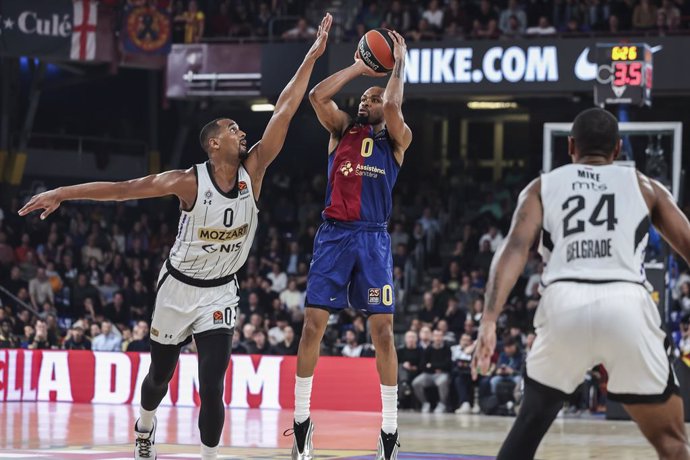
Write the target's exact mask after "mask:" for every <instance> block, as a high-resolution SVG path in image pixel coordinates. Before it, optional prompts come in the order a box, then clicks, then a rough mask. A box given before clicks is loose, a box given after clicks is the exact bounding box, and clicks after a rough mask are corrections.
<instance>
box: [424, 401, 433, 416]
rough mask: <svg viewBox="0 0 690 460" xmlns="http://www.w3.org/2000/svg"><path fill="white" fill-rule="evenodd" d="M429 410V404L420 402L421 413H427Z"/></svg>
mask: <svg viewBox="0 0 690 460" xmlns="http://www.w3.org/2000/svg"><path fill="white" fill-rule="evenodd" d="M429 412H431V404H429V403H428V402H425V403H424V404H422V413H423V414H428V413H429Z"/></svg>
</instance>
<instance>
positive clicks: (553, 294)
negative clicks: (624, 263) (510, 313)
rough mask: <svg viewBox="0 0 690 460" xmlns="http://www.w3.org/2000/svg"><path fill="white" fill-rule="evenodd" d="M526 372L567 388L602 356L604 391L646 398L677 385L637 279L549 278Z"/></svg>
mask: <svg viewBox="0 0 690 460" xmlns="http://www.w3.org/2000/svg"><path fill="white" fill-rule="evenodd" d="M534 327H535V330H536V334H537V337H536V339H535V341H534V345H533V347H532V350H531V351H530V352H529V354H528V356H527V377H528V379H531V380H534V381H536V382H538V383H541V384H543V385H546V386H548V387H551V388H555V389H557V390H560V391H561V392H563V393H565V394H571V393H573V392H574V391H575V389H576V388H577V387H578V385H580V383H582V382H583V381H584V377H585V373H586V372H587V371H588V370H589V369H591V368H592V367H594V366H596V365H598V364H603V365H604V367H605V368H606V370H607V371H608V374H609V381H608V392H609V393H608V395H609V398H611V399H612V400H615V401H619V402H622V403H628V404H634V403H653V402H662V401H665V400H666V399H668V397H669V396H670V395H671V394H672V393H674V392H675V393H677V392H678V381H677V379H676V377H675V374H674V373H673V371H672V369H671V366H670V364H669V359H668V354H667V351H666V348H665V346H664V339H665V338H666V334H665V332H664V331H663V330H662V328H661V319H660V317H659V311H658V309H657V306H656V305H655V304H654V301H653V300H652V298H651V296H650V295H649V292H648V291H647V290H646V289H645V288H644V287H643V286H641V285H638V284H634V283H625V282H613V283H601V284H591V283H576V282H556V283H553V284H551V285H549V286H547V287H546V288H545V289H544V292H543V296H542V299H541V302H540V304H539V307H538V309H537V312H536V315H535V317H534Z"/></svg>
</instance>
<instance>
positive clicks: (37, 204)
mask: <svg viewBox="0 0 690 460" xmlns="http://www.w3.org/2000/svg"><path fill="white" fill-rule="evenodd" d="M60 203H62V200H61V199H60V197H59V196H58V192H57V190H48V191H47V192H43V193H39V194H38V195H34V196H32V197H31V199H30V200H29V202H28V203H26V204H25V205H24V206H23V207H22V209H20V210H19V215H20V216H25V215H27V214H29V213H30V212H32V211H36V210H39V209H44V210H45V211H43V212H42V213H41V220H43V219H45V218H46V217H48V216H49V215H50V214H52V213H53V211H55V210H56V209H57V208H59V207H60Z"/></svg>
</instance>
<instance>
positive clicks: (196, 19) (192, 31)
mask: <svg viewBox="0 0 690 460" xmlns="http://www.w3.org/2000/svg"><path fill="white" fill-rule="evenodd" d="M174 20H175V22H180V23H184V42H185V43H199V42H200V41H201V37H203V36H204V22H205V20H206V17H205V15H204V12H203V11H200V10H199V4H198V3H197V1H196V0H189V3H188V4H187V10H186V11H185V12H183V13H182V14H180V15H178V16H176V17H175V18H174Z"/></svg>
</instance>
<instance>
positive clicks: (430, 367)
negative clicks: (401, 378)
mask: <svg viewBox="0 0 690 460" xmlns="http://www.w3.org/2000/svg"><path fill="white" fill-rule="evenodd" d="M451 367H452V360H451V354H450V348H449V347H448V345H446V343H445V341H444V340H443V332H441V331H439V330H438V329H437V330H434V333H433V342H432V344H431V346H429V347H427V348H426V349H425V350H424V351H423V353H422V360H421V362H420V371H421V374H419V375H418V376H417V377H416V378H415V379H414V380H413V381H412V388H413V389H414V393H415V396H417V399H418V400H419V401H420V402H421V403H422V412H430V410H431V404H430V403H429V401H428V399H427V397H426V393H425V389H426V388H430V387H436V388H437V389H438V394H439V403H438V404H437V405H436V408H435V409H434V412H436V413H443V412H445V411H446V408H447V407H448V398H449V395H450V377H449V376H450V370H451Z"/></svg>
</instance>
